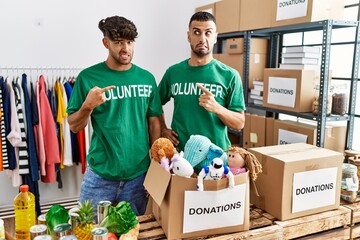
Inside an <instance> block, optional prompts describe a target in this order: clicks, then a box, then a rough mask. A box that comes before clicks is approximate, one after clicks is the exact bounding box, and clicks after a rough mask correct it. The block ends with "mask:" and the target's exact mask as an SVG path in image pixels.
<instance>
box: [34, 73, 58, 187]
mask: <svg viewBox="0 0 360 240" xmlns="http://www.w3.org/2000/svg"><path fill="white" fill-rule="evenodd" d="M37 84H38V85H37V93H38V94H37V99H38V107H39V109H38V111H39V125H40V126H41V129H42V134H43V136H42V137H43V139H46V140H45V141H43V142H44V150H45V160H46V164H45V168H46V175H45V176H42V177H41V180H42V181H43V182H47V183H48V182H54V181H55V180H56V174H55V164H56V163H60V155H59V144H58V141H57V137H56V130H55V125H54V119H53V118H52V117H49V116H52V112H51V108H50V104H49V100H48V98H47V95H46V86H45V79H44V76H43V75H41V76H40V78H39V80H38V83H37Z"/></svg>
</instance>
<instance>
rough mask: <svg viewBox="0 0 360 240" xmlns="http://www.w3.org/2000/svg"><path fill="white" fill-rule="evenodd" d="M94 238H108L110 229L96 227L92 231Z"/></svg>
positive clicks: (95, 239) (104, 239)
mask: <svg viewBox="0 0 360 240" xmlns="http://www.w3.org/2000/svg"><path fill="white" fill-rule="evenodd" d="M91 234H92V236H93V240H107V239H108V236H107V235H108V230H107V229H106V228H104V227H96V228H94V229H93V230H92V231H91Z"/></svg>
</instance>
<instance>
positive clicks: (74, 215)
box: [69, 212, 79, 234]
mask: <svg viewBox="0 0 360 240" xmlns="http://www.w3.org/2000/svg"><path fill="white" fill-rule="evenodd" d="M69 217H70V224H71V229H72V233H73V234H74V232H75V229H76V227H77V224H78V223H77V219H78V217H79V214H77V213H75V212H69Z"/></svg>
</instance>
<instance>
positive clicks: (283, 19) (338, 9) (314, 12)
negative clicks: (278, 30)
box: [271, 0, 344, 27]
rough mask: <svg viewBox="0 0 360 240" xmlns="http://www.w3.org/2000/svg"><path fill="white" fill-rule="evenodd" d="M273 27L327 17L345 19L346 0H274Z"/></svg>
mask: <svg viewBox="0 0 360 240" xmlns="http://www.w3.org/2000/svg"><path fill="white" fill-rule="evenodd" d="M272 1H273V3H274V4H273V9H272V10H271V11H272V12H274V14H273V18H272V21H271V27H276V26H284V25H290V24H297V23H306V22H315V21H321V20H326V19H334V20H343V17H344V0H301V1H289V0H272Z"/></svg>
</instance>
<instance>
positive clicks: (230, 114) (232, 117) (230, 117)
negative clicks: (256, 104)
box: [217, 108, 245, 131]
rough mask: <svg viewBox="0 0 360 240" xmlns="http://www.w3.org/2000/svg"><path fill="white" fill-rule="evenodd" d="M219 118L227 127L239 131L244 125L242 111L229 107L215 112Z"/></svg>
mask: <svg viewBox="0 0 360 240" xmlns="http://www.w3.org/2000/svg"><path fill="white" fill-rule="evenodd" d="M217 115H218V117H219V118H220V120H221V121H222V122H223V123H224V124H225V125H226V126H228V127H229V128H232V129H234V130H237V131H240V130H241V129H243V128H244V125H245V115H244V111H240V112H234V111H231V110H229V109H226V108H223V109H222V110H221V111H219V112H218V113H217Z"/></svg>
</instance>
